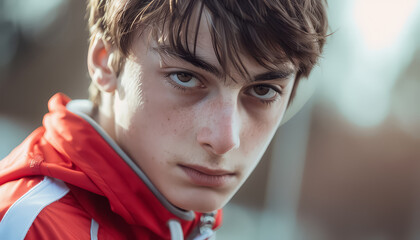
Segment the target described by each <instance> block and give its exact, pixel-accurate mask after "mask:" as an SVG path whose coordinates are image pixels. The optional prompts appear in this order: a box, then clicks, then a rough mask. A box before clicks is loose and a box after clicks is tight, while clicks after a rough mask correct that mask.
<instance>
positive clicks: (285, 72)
mask: <svg viewBox="0 0 420 240" xmlns="http://www.w3.org/2000/svg"><path fill="white" fill-rule="evenodd" d="M152 50H153V51H154V52H157V53H159V54H162V53H163V54H164V55H166V56H169V57H172V58H179V59H182V60H183V61H185V62H188V63H190V64H191V65H194V66H195V67H198V68H200V69H202V70H204V71H206V72H209V73H211V74H213V75H215V76H216V77H218V78H222V77H223V76H224V74H223V73H222V71H220V70H219V68H218V67H216V66H214V65H213V64H211V63H208V62H206V61H205V60H203V59H201V58H200V57H199V56H196V55H192V54H190V53H188V52H186V53H179V52H177V51H175V50H174V49H173V48H172V47H170V46H167V45H159V46H158V47H153V48H152ZM294 73H295V71H294V69H293V68H291V67H288V66H282V69H280V70H275V71H269V72H266V73H261V74H257V75H255V76H254V77H253V79H251V80H248V81H250V82H256V81H270V80H275V79H280V80H286V79H289V78H290V77H291V76H292V75H293V74H294Z"/></svg>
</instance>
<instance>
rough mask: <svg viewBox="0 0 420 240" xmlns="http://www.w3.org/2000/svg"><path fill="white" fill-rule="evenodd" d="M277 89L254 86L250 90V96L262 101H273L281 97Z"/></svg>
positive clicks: (269, 86)
mask: <svg viewBox="0 0 420 240" xmlns="http://www.w3.org/2000/svg"><path fill="white" fill-rule="evenodd" d="M276 89H277V88H276V87H274V86H271V85H265V84H260V85H254V86H252V87H250V88H249V90H248V94H249V95H251V96H254V97H256V98H259V99H260V100H273V99H276V98H277V97H278V96H279V91H280V90H276Z"/></svg>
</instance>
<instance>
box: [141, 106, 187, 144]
mask: <svg viewBox="0 0 420 240" xmlns="http://www.w3.org/2000/svg"><path fill="white" fill-rule="evenodd" d="M152 108H153V109H151V112H153V113H151V114H150V115H149V116H150V118H149V122H150V124H152V125H154V126H156V125H157V124H158V127H157V128H156V131H157V134H159V135H161V136H168V137H175V136H178V137H179V136H181V137H185V135H186V134H187V133H188V132H189V131H190V130H191V129H192V126H193V121H194V114H193V112H192V111H191V109H186V108H181V107H179V106H177V105H176V104H173V103H171V101H162V102H161V104H159V106H152ZM149 112H150V111H149Z"/></svg>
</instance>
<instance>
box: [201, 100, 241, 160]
mask: <svg viewBox="0 0 420 240" xmlns="http://www.w3.org/2000/svg"><path fill="white" fill-rule="evenodd" d="M204 112H205V114H203V115H202V116H203V117H204V119H202V123H201V124H202V125H201V127H200V129H199V130H198V132H197V141H198V142H199V144H200V145H201V146H202V147H203V148H204V149H206V151H208V152H210V153H212V154H214V155H224V154H226V153H228V152H229V151H231V150H233V149H236V148H238V147H239V145H240V132H241V130H240V129H241V118H240V113H239V111H238V107H237V104H236V101H232V100H230V101H229V100H220V101H218V102H213V103H209V104H207V106H206V107H204Z"/></svg>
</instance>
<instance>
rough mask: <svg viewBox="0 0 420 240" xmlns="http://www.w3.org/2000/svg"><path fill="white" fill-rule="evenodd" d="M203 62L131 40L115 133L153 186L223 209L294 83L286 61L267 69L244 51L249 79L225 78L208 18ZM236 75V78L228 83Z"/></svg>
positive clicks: (192, 203)
mask: <svg viewBox="0 0 420 240" xmlns="http://www.w3.org/2000/svg"><path fill="white" fill-rule="evenodd" d="M200 25H201V26H200V31H199V33H198V41H197V52H196V56H197V59H199V60H200V61H201V63H203V64H201V67H200V66H196V65H197V64H195V65H194V64H193V63H191V62H189V61H188V60H183V59H181V58H179V57H177V56H172V55H171V54H168V55H165V54H159V53H158V51H157V50H156V48H155V47H156V46H157V43H155V42H148V41H149V40H148V39H147V38H146V37H145V36H147V34H143V35H142V36H143V37H140V38H139V39H137V40H135V41H134V42H133V45H132V46H133V49H132V56H131V57H129V58H128V59H127V61H126V63H125V66H124V69H123V72H122V74H121V75H120V77H119V83H118V84H119V85H118V89H117V91H116V93H115V97H114V107H113V108H114V114H115V138H116V141H117V142H118V143H119V144H120V146H121V147H122V148H123V149H124V150H125V151H126V152H127V153H128V154H129V155H130V156H131V157H132V158H133V159H134V161H135V162H136V163H137V164H138V166H140V168H141V169H142V170H143V171H144V172H145V173H146V175H147V176H148V177H149V178H150V179H151V181H152V182H153V183H154V185H155V186H156V187H157V188H158V190H159V191H160V192H161V193H162V194H163V195H164V196H165V197H166V198H167V199H168V200H169V201H170V202H171V203H172V204H174V205H176V206H177V207H179V208H181V209H186V210H194V211H199V212H210V211H213V210H216V209H219V208H221V207H223V206H224V205H225V204H226V203H227V201H228V200H229V199H230V198H231V197H232V196H233V194H234V193H235V192H236V191H237V190H238V188H239V187H240V186H241V185H242V183H243V182H244V181H245V180H246V179H247V177H248V176H249V174H250V173H251V172H252V170H253V169H254V168H255V166H256V164H257V163H258V162H259V160H260V159H261V157H262V155H263V153H264V151H265V149H266V148H267V146H268V144H269V142H270V140H271V139H272V137H273V135H274V133H275V131H276V129H277V127H278V126H279V124H280V121H281V119H282V116H283V114H284V111H285V109H286V106H287V103H288V100H289V97H290V93H291V91H292V87H293V84H294V70H293V68H291V67H290V65H287V64H285V65H284V66H278V71H269V70H267V69H265V68H263V67H261V66H260V65H258V64H256V63H255V62H254V61H252V60H251V59H250V58H247V57H245V56H243V58H242V60H243V62H244V64H245V67H246V69H247V70H248V72H249V73H250V76H251V79H252V81H249V80H246V79H245V78H244V76H242V75H240V74H239V73H238V72H237V71H235V70H234V69H233V68H231V69H232V72H230V73H229V75H230V77H227V79H226V81H225V79H224V77H222V76H219V74H218V73H217V72H219V73H221V72H222V70H221V67H220V65H219V63H218V61H217V58H216V55H215V53H214V50H213V45H212V42H211V37H210V33H209V30H208V25H207V23H206V21H202V22H201V24H200ZM231 77H233V78H234V79H235V80H236V82H235V81H232V78H231Z"/></svg>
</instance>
